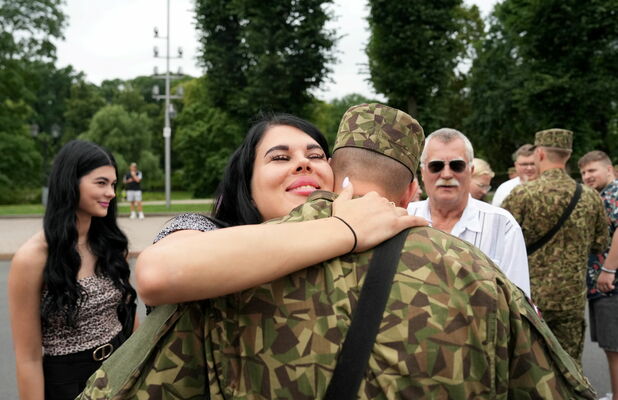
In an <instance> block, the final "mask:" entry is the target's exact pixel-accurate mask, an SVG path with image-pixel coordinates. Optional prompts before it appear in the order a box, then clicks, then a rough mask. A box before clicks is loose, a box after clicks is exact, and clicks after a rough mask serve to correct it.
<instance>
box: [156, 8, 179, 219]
mask: <svg viewBox="0 0 618 400" xmlns="http://www.w3.org/2000/svg"><path fill="white" fill-rule="evenodd" d="M154 37H155V38H156V39H164V40H165V41H166V51H165V54H164V55H159V49H158V48H157V47H156V46H155V48H154V57H155V58H165V65H166V68H165V75H163V76H158V75H157V69H156V67H155V77H156V78H159V79H164V80H165V94H164V95H160V94H159V87H158V86H155V87H153V88H152V97H153V98H155V99H157V100H161V99H164V100H165V109H164V115H165V123H164V126H163V139H164V141H165V206H166V207H167V208H170V205H171V204H170V203H171V200H170V198H171V186H172V184H171V181H172V179H171V169H172V166H171V158H172V150H171V148H172V145H171V139H172V127H171V124H170V111H171V109H172V104H171V103H170V100H171V99H180V98H182V93H179V94H176V95H172V94H170V81H171V80H172V79H178V78H179V77H178V76H173V75H171V74H170V59H175V58H182V49H181V48H178V56H175V57H173V56H170V0H167V35H166V36H159V30H158V29H157V28H154Z"/></svg>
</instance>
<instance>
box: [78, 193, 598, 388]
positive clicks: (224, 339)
mask: <svg viewBox="0 0 618 400" xmlns="http://www.w3.org/2000/svg"><path fill="white" fill-rule="evenodd" d="M333 199H334V195H332V194H331V193H326V192H319V193H316V194H314V195H313V196H311V197H310V199H309V201H308V202H307V203H305V204H304V205H302V206H300V207H299V208H297V209H296V210H294V211H293V212H292V213H291V214H290V215H289V216H287V217H285V218H283V219H282V220H281V221H279V222H295V221H304V220H310V219H316V218H322V217H328V216H330V215H331V206H332V200H333ZM371 257H372V251H367V252H364V253H360V254H355V255H346V256H343V257H339V258H336V259H332V260H329V261H327V262H325V263H322V264H320V265H316V266H312V267H309V268H307V269H304V270H301V271H298V272H296V273H293V274H291V275H288V276H286V277H285V278H281V279H278V280H276V281H273V282H271V283H269V284H265V285H262V286H260V287H257V288H254V289H250V290H246V291H244V292H242V293H238V294H235V295H230V296H225V297H222V298H218V299H213V300H211V301H210V302H208V303H201V305H200V303H192V304H188V305H183V306H180V307H179V308H178V309H176V310H169V311H168V313H167V314H163V313H161V310H160V309H157V310H155V313H153V314H154V316H157V313H159V317H160V322H159V325H160V329H159V331H158V332H157V331H156V329H155V333H152V334H151V333H148V334H146V335H143V336H145V337H146V338H144V339H136V340H134V341H133V342H132V343H129V346H132V347H133V348H134V349H135V350H136V352H138V351H137V350H139V349H138V348H139V344H140V342H142V347H149V348H150V350H148V349H146V350H143V349H141V350H139V351H141V353H139V356H134V357H132V356H131V350H126V353H127V355H126V356H123V355H122V353H123V350H124V349H123V348H121V349H120V350H119V351H117V352H116V353H114V354H113V355H112V357H110V359H109V360H108V361H107V362H105V363H104V365H103V367H102V368H101V369H100V370H99V371H97V372H96V373H95V374H94V375H93V376H92V377H91V378H90V381H89V384H88V387H87V388H86V390H85V392H84V394H83V395H82V398H83V399H110V398H114V399H125V398H131V399H133V398H135V399H138V398H139V399H154V398H178V399H190V398H200V397H199V391H200V390H204V391H206V390H207V388H206V385H207V382H206V381H207V380H208V382H209V386H210V397H211V398H212V399H217V400H218V399H316V398H322V397H323V395H324V393H325V391H326V388H327V385H328V383H329V381H330V378H331V375H332V371H333V369H334V367H335V364H336V361H337V354H338V352H339V350H340V349H341V345H342V342H343V340H344V338H345V335H346V334H347V329H348V327H349V325H350V320H351V316H352V313H353V311H354V308H355V305H356V303H357V299H358V295H359V292H360V288H361V287H362V285H363V282H364V278H365V274H366V272H367V267H368V264H369V261H370V260H371ZM200 307H201V309H200ZM181 309H184V311H181ZM149 318H150V317H149ZM165 321H167V322H165ZM149 325H150V324H149V323H148V319H147V320H146V321H145V323H144V324H143V326H146V327H148V326H149ZM141 329H143V328H142V327H140V330H141ZM140 330H138V334H140ZM147 338H152V339H147ZM130 340H131V339H130ZM148 354H150V355H148ZM191 355H193V357H192V356H191ZM138 359H139V360H142V361H139V362H138V361H136V360H138ZM131 363H132V364H133V365H134V366H133V367H128V368H127V364H131ZM205 368H207V370H208V372H207V376H208V379H206V378H205V376H206V372H205V371H204V369H205ZM121 369H124V372H119V371H120V370H121ZM200 372H201V374H200ZM118 375H121V376H120V377H119V376H118ZM178 382H179V383H178ZM166 396H167V397H166ZM193 396H194V397H193ZM204 397H205V395H204V393H202V397H201V398H204ZM359 397H360V398H361V399H396V398H403V399H407V398H431V399H438V398H456V399H472V398H486V399H506V398H513V399H531V398H543V399H575V398H586V399H593V398H595V394H594V391H593V389H592V387H591V386H590V384H589V382H588V381H587V379H586V378H585V377H584V376H583V374H582V372H581V370H580V369H579V367H578V366H577V365H576V363H575V362H574V361H573V360H572V359H571V358H570V357H569V356H568V355H567V354H566V353H565V352H564V350H563V349H562V348H561V347H560V345H559V344H558V342H557V341H556V339H555V337H554V336H553V335H552V333H551V332H550V331H549V329H548V327H547V325H546V324H545V323H544V322H543V321H542V320H541V319H540V318H539V316H538V314H537V313H536V312H535V310H534V309H533V307H532V306H531V305H530V304H529V303H528V302H527V300H526V299H525V297H524V295H523V293H522V292H521V291H520V290H519V289H518V288H517V287H516V286H514V285H513V284H512V283H510V281H508V279H507V278H506V277H505V276H504V275H503V274H502V272H501V271H500V270H499V269H498V268H497V267H496V266H495V265H494V264H492V262H491V261H490V260H489V259H488V258H487V257H486V256H484V255H483V253H482V252H480V251H479V250H478V249H475V248H474V247H473V246H472V245H470V244H467V243H465V242H463V241H461V240H459V239H457V238H455V237H453V236H451V235H449V234H446V233H443V232H440V231H438V230H435V229H433V228H425V227H423V228H415V229H412V230H411V232H410V234H409V236H408V238H407V241H406V243H405V245H404V249H403V250H402V254H401V259H400V262H399V264H398V268H397V273H396V275H395V278H394V282H393V286H392V289H391V296H390V299H389V301H388V304H387V306H386V310H385V313H384V317H383V322H382V325H381V327H380V332H379V334H378V337H377V339H376V343H375V345H374V348H373V351H372V355H371V358H370V361H369V364H368V368H367V370H366V372H365V379H364V382H363V383H362V385H361V388H360V392H359Z"/></svg>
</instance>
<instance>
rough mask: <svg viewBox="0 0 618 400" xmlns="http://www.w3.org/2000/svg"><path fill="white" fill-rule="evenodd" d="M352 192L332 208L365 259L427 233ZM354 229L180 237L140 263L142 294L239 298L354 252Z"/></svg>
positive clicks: (299, 227) (336, 223)
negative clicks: (412, 233) (408, 232)
mask: <svg viewBox="0 0 618 400" xmlns="http://www.w3.org/2000/svg"><path fill="white" fill-rule="evenodd" d="M352 190H353V188H352V185H350V186H349V187H348V188H346V189H345V191H344V192H342V193H341V194H340V196H339V198H338V199H337V200H336V201H335V203H334V204H333V209H334V215H337V216H338V217H341V218H342V219H344V220H345V221H346V222H347V223H348V224H350V226H352V227H353V229H354V231H355V233H356V236H357V238H358V244H357V247H356V251H364V250H366V249H369V248H371V247H373V246H375V245H377V244H379V243H381V242H382V241H384V240H386V239H388V238H390V237H392V236H394V235H395V234H397V233H399V232H401V231H402V230H403V229H405V228H407V227H410V226H420V225H426V224H427V222H426V221H425V220H424V219H422V218H420V217H413V216H409V215H408V214H407V212H406V210H405V209H403V208H397V207H394V206H393V205H392V204H390V203H389V202H388V200H386V199H385V198H382V197H380V196H379V195H378V194H376V193H369V194H367V195H365V196H363V197H360V198H357V199H353V200H352V199H351V197H352ZM353 243H354V236H353V235H352V232H351V231H350V229H349V228H348V227H347V226H346V225H345V224H344V223H343V222H341V221H340V220H338V219H336V218H324V219H318V220H313V221H306V222H300V223H288V224H270V225H246V226H238V227H233V228H226V229H219V230H215V231H210V232H198V231H178V232H175V233H173V234H171V235H169V236H168V237H166V238H164V239H162V240H160V241H159V242H157V243H156V244H154V245H153V246H150V247H149V248H147V249H146V250H144V251H143V252H142V253H141V254H140V256H139V257H138V259H137V263H136V270H135V272H136V281H137V290H138V294H139V295H140V297H141V298H142V300H143V301H144V302H145V303H146V304H149V305H159V304H166V303H177V302H184V301H192V300H199V299H205V298H211V297H217V296H221V295H225V294H229V293H234V292H237V291H240V290H243V289H247V288H250V287H254V286H257V285H260V284H262V283H265V282H270V281H272V280H274V279H277V278H279V277H282V276H285V275H287V274H289V273H291V272H294V271H297V270H299V269H302V268H305V267H307V266H310V265H313V264H317V263H319V262H322V261H325V260H328V259H331V258H333V257H337V256H340V255H342V254H345V253H347V252H349V251H350V250H351V249H352V246H353Z"/></svg>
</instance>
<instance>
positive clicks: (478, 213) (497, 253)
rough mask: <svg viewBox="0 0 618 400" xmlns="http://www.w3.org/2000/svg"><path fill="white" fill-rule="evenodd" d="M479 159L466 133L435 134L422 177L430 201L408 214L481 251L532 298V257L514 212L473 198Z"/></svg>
mask: <svg viewBox="0 0 618 400" xmlns="http://www.w3.org/2000/svg"><path fill="white" fill-rule="evenodd" d="M473 159H474V149H473V148H472V143H470V140H468V138H467V137H466V136H465V135H464V134H463V133H461V132H459V131H457V130H455V129H450V128H442V129H439V130H437V131H435V132H433V133H432V134H430V135H429V136H428V137H427V139H426V141H425V147H424V148H423V152H422V154H421V176H422V179H423V183H424V185H425V192H426V193H427V197H428V198H427V200H423V201H417V202H412V203H410V204H408V213H409V214H410V215H417V216H421V217H423V218H425V219H426V220H428V221H429V223H430V225H431V226H433V227H434V228H437V229H440V230H441V231H444V232H448V233H450V234H452V235H454V236H457V237H459V238H461V239H463V240H465V241H467V242H469V243H471V244H473V245H474V246H476V247H478V248H479V249H480V250H481V251H483V252H484V253H485V254H486V255H487V256H489V257H490V258H491V259H492V260H493V261H494V262H495V263H496V264H497V265H498V266H499V267H500V269H502V271H503V272H504V273H505V275H506V276H507V277H508V278H509V279H510V280H511V281H512V282H513V283H515V284H516V285H517V286H519V288H520V289H522V290H523V291H524V293H525V294H526V296H528V297H530V278H529V272H528V255H527V253H526V244H525V242H524V236H523V234H522V231H521V227H520V226H519V225H518V224H517V221H515V219H514V218H513V216H512V215H511V214H510V213H509V212H508V211H506V210H504V209H502V208H499V207H494V206H492V205H490V204H487V203H484V202H482V201H479V200H476V199H473V198H472V197H471V196H470V185H471V182H472V174H473V171H474V166H473V164H472V160H473Z"/></svg>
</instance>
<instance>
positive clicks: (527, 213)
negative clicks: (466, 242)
mask: <svg viewBox="0 0 618 400" xmlns="http://www.w3.org/2000/svg"><path fill="white" fill-rule="evenodd" d="M572 142H573V133H572V132H571V131H568V130H565V129H547V130H544V131H540V132H537V133H536V138H535V142H534V144H535V146H536V149H535V152H534V158H535V163H536V165H537V168H538V169H539V172H540V173H541V175H540V177H539V179H536V180H534V181H532V182H527V183H525V184H522V185H519V186H517V187H516V188H515V189H513V191H512V192H511V194H510V195H509V196H508V197H507V198H506V199H505V200H504V202H503V203H502V207H504V208H505V209H507V210H509V211H510V212H511V214H513V216H514V217H515V219H516V220H517V222H519V225H521V228H522V231H523V233H524V238H525V240H526V245H527V246H530V245H531V244H532V243H534V242H536V241H537V240H539V239H540V238H541V237H543V236H544V235H545V234H546V233H547V232H548V231H549V230H550V229H552V227H553V226H554V225H556V223H557V221H558V219H559V218H560V216H561V215H562V213H563V212H564V210H565V209H566V207H567V205H568V204H569V202H570V201H571V198H572V197H573V193H574V192H575V185H576V182H575V181H574V180H573V179H572V178H571V177H570V176H569V175H568V174H567V172H566V169H565V167H566V162H567V161H568V159H569V157H570V154H571V147H572ZM607 241H608V235H607V217H606V216H605V211H604V208H603V203H602V202H601V199H600V198H599V196H598V194H597V193H595V191H594V190H592V189H590V188H589V187H587V186H584V187H583V191H582V194H581V198H580V199H579V201H578V203H577V205H576V206H575V208H574V209H573V212H572V214H571V215H570V217H569V218H568V219H567V220H566V221H565V223H564V225H563V226H562V227H561V228H560V230H559V231H558V232H557V233H556V234H555V235H554V237H553V238H551V239H550V240H549V241H548V242H547V243H546V244H545V245H544V246H542V247H541V248H540V249H539V250H537V251H536V252H534V253H533V254H531V255H529V256H528V263H529V268H530V286H531V290H532V300H533V301H534V302H535V303H536V304H537V305H538V306H539V308H540V310H541V312H542V313H543V317H544V319H545V321H546V322H547V324H548V325H549V327H550V328H551V330H552V331H553V332H554V334H555V335H556V337H557V338H558V341H559V342H560V344H562V346H563V347H564V349H565V350H566V351H567V352H568V353H569V354H571V356H572V357H573V358H575V359H576V360H578V361H580V360H581V355H582V352H583V348H584V332H585V327H586V322H585V317H584V311H585V306H586V280H585V279H586V268H587V260H588V254H590V253H591V252H599V251H602V250H603V249H605V248H606V247H607Z"/></svg>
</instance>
